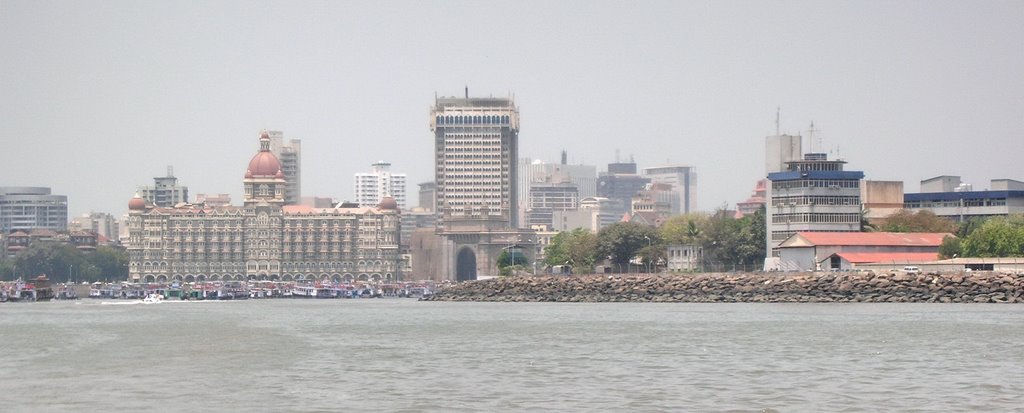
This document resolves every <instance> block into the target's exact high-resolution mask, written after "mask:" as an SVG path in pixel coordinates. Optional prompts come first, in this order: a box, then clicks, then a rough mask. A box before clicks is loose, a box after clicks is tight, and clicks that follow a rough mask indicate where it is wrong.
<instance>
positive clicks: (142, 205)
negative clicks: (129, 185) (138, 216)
mask: <svg viewBox="0 0 1024 413" xmlns="http://www.w3.org/2000/svg"><path fill="white" fill-rule="evenodd" d="M128 209H129V210H132V211H142V210H144V209H146V201H145V200H143V199H142V197H140V196H138V195H135V196H134V197H132V200H131V201H128Z"/></svg>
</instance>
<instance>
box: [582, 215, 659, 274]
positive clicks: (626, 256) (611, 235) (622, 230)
mask: <svg viewBox="0 0 1024 413" xmlns="http://www.w3.org/2000/svg"><path fill="white" fill-rule="evenodd" d="M661 243H662V242H661V234H659V233H658V230H656V229H654V228H652V227H648V226H646V225H640V224H637V223H634V222H616V223H614V224H611V225H609V226H607V227H604V228H602V229H601V232H599V233H598V234H597V251H598V256H599V257H609V259H610V260H611V262H612V263H614V264H619V265H622V264H627V263H628V262H629V261H630V260H631V259H633V257H635V256H637V252H639V251H640V249H642V248H644V247H647V246H648V244H650V245H660V244H661Z"/></svg>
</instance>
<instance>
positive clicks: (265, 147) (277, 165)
mask: <svg viewBox="0 0 1024 413" xmlns="http://www.w3.org/2000/svg"><path fill="white" fill-rule="evenodd" d="M280 171H281V162H280V161H278V160H277V156H274V153H273V152H270V134H268V133H267V131H263V133H261V134H260V151H259V152H258V153H256V155H255V156H253V157H252V160H251V161H249V169H248V170H246V171H245V176H246V177H247V178H248V177H251V176H276V175H277V174H278V172H280Z"/></svg>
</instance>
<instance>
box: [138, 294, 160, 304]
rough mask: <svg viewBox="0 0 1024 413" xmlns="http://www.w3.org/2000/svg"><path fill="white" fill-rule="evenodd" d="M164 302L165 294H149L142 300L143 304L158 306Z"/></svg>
mask: <svg viewBox="0 0 1024 413" xmlns="http://www.w3.org/2000/svg"><path fill="white" fill-rule="evenodd" d="M162 301H164V296H163V294H149V295H147V296H146V298H143V299H142V302H144V303H146V304H156V303H159V302H162Z"/></svg>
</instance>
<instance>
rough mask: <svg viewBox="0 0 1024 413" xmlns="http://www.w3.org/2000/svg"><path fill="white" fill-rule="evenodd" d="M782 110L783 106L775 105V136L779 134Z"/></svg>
mask: <svg viewBox="0 0 1024 413" xmlns="http://www.w3.org/2000/svg"><path fill="white" fill-rule="evenodd" d="M781 112H782V107H780V106H776V107H775V136H779V114H780V113H781Z"/></svg>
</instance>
